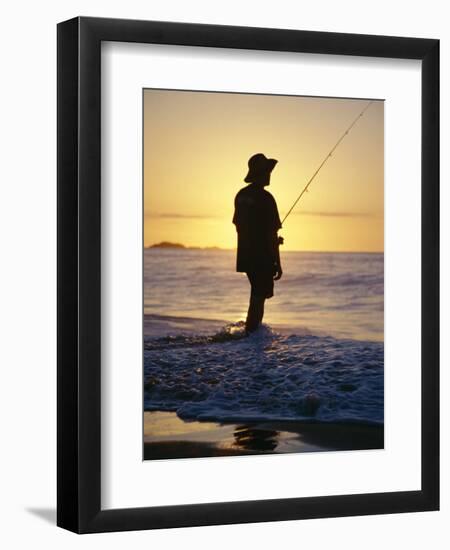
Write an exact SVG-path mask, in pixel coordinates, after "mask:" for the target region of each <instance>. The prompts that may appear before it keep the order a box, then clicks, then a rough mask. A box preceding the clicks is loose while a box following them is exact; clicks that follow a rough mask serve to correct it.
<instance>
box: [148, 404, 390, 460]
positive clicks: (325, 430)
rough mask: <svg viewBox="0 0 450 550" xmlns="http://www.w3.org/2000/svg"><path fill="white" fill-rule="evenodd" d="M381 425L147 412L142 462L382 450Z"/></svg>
mask: <svg viewBox="0 0 450 550" xmlns="http://www.w3.org/2000/svg"><path fill="white" fill-rule="evenodd" d="M383 446H384V430H383V427H382V426H381V427H380V426H358V425H348V424H336V423H335V424H331V423H330V424H320V423H309V424H305V423H303V424H302V423H299V422H294V421H291V422H289V421H284V422H266V423H263V422H261V423H255V424H217V423H214V422H197V421H194V422H186V421H183V420H181V419H180V418H178V416H177V415H176V413H173V412H145V413H144V449H143V451H144V452H143V459H144V460H161V459H170V458H196V457H212V456H240V455H241V456H242V455H256V454H272V453H277V454H278V453H280V454H282V453H305V452H311V451H316V452H317V451H337V450H339V451H343V450H362V449H383Z"/></svg>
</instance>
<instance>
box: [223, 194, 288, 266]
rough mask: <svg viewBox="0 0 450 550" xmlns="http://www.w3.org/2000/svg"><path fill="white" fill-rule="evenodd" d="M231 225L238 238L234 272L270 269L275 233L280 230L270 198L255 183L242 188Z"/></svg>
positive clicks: (277, 215) (272, 264)
mask: <svg viewBox="0 0 450 550" xmlns="http://www.w3.org/2000/svg"><path fill="white" fill-rule="evenodd" d="M233 223H234V224H235V225H236V230H237V235H238V247H237V259H236V271H243V272H247V273H248V272H252V271H253V272H254V271H261V270H265V269H269V270H273V267H274V265H275V263H276V261H277V260H276V256H275V252H274V245H273V239H274V233H276V232H277V231H278V229H280V228H281V221H280V216H279V214H278V208H277V203H276V202H275V199H274V198H273V196H272V195H271V194H270V193H269V192H268V191H266V190H265V189H264V188H263V187H261V186H259V185H255V184H254V183H252V184H250V185H248V186H247V187H244V188H243V189H241V190H240V191H239V192H238V194H237V195H236V197H235V199H234V216H233Z"/></svg>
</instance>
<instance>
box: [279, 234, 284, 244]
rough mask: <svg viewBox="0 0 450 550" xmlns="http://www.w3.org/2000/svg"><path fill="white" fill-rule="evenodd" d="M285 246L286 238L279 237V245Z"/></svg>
mask: <svg viewBox="0 0 450 550" xmlns="http://www.w3.org/2000/svg"><path fill="white" fill-rule="evenodd" d="M281 244H284V238H283V237H281V236H279V237H278V245H281Z"/></svg>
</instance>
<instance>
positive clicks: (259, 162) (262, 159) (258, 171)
mask: <svg viewBox="0 0 450 550" xmlns="http://www.w3.org/2000/svg"><path fill="white" fill-rule="evenodd" d="M277 162H278V161H277V160H276V159H268V158H267V157H266V156H265V155H263V154H262V153H256V155H253V156H252V157H250V158H249V160H248V173H247V175H246V176H245V179H244V181H245V182H246V183H250V182H253V181H254V179H255V177H258V176H262V175H265V174H268V173H270V172H272V170H273V169H274V168H275V165H276V163H277Z"/></svg>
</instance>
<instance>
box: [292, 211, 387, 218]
mask: <svg viewBox="0 0 450 550" xmlns="http://www.w3.org/2000/svg"><path fill="white" fill-rule="evenodd" d="M292 214H294V215H295V216H318V217H322V218H374V217H377V214H374V213H372V212H326V211H313V210H297V211H294V212H292Z"/></svg>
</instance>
